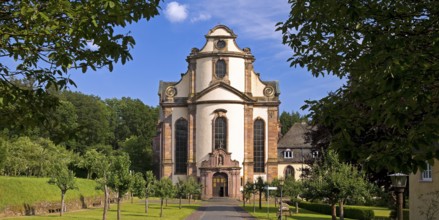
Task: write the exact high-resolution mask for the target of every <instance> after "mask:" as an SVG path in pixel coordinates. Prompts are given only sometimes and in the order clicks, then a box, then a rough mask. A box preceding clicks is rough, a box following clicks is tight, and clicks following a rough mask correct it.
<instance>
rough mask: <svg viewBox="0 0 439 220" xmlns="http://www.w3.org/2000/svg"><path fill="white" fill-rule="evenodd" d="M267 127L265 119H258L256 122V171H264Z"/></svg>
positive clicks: (254, 138)
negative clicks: (265, 126) (265, 127)
mask: <svg viewBox="0 0 439 220" xmlns="http://www.w3.org/2000/svg"><path fill="white" fill-rule="evenodd" d="M264 151H265V129H264V121H263V120H262V119H257V120H256V121H255V124H254V135H253V160H254V165H253V171H254V172H255V173H256V172H257V173H263V172H264V167H265V166H264V156H265V152H264Z"/></svg>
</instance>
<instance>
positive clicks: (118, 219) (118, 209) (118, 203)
mask: <svg viewBox="0 0 439 220" xmlns="http://www.w3.org/2000/svg"><path fill="white" fill-rule="evenodd" d="M119 196H120V195H119V193H118V194H117V220H120V200H121V198H120V197H119Z"/></svg>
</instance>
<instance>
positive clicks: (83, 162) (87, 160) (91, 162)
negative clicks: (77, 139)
mask: <svg viewBox="0 0 439 220" xmlns="http://www.w3.org/2000/svg"><path fill="white" fill-rule="evenodd" d="M101 159H102V158H101V157H100V153H98V152H97V151H96V149H89V150H87V151H86V152H85V154H84V156H83V157H81V158H80V161H79V164H78V166H79V167H81V168H85V169H87V179H91V177H92V175H93V174H95V173H96V172H97V170H96V169H97V168H96V163H98V162H99V160H101Z"/></svg>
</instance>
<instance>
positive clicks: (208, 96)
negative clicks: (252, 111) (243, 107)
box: [193, 82, 255, 102]
mask: <svg viewBox="0 0 439 220" xmlns="http://www.w3.org/2000/svg"><path fill="white" fill-rule="evenodd" d="M221 100H227V101H241V102H254V101H255V100H254V99H252V98H251V97H249V96H248V95H246V94H244V93H242V92H240V91H239V90H237V89H235V88H233V87H232V86H230V85H228V84H226V83H223V82H219V83H216V84H214V85H211V86H209V87H208V88H206V89H205V90H203V91H201V92H199V93H198V94H197V95H195V96H194V98H193V101H195V102H202V101H221Z"/></svg>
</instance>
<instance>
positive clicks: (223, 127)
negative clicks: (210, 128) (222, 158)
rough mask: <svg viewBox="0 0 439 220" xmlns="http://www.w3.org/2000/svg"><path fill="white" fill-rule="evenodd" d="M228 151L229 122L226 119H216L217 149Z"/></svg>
mask: <svg viewBox="0 0 439 220" xmlns="http://www.w3.org/2000/svg"><path fill="white" fill-rule="evenodd" d="M220 148H224V149H227V122H226V118H224V117H218V118H216V119H215V149H220Z"/></svg>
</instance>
